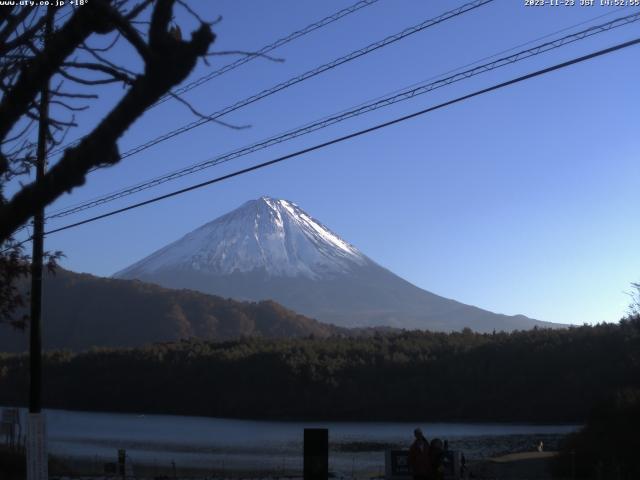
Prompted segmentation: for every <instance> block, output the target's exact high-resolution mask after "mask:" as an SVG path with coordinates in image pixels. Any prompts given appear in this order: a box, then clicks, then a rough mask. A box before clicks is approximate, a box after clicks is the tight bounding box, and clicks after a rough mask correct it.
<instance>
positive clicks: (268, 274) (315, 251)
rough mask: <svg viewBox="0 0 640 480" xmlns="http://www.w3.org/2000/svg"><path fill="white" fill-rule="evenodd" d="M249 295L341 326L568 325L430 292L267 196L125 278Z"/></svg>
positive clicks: (488, 328)
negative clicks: (491, 309)
mask: <svg viewBox="0 0 640 480" xmlns="http://www.w3.org/2000/svg"><path fill="white" fill-rule="evenodd" d="M114 277H116V278H137V279H140V280H143V281H148V282H153V283H157V284H159V285H163V286H166V287H168V288H190V289H194V290H198V291H201V292H204V293H209V294H215V295H222V296H224V297H231V298H236V299H241V300H250V301H257V300H265V299H272V300H274V301H276V302H278V303H280V304H282V305H284V306H285V307H287V308H290V309H292V310H294V311H296V312H299V313H301V314H303V315H306V316H309V317H311V318H316V319H318V320H320V321H322V322H327V323H332V324H336V325H338V326H341V327H347V328H353V327H394V328H405V329H422V330H438V331H453V330H460V329H462V328H465V327H469V328H471V329H473V330H476V331H480V332H490V331H492V330H505V331H510V330H516V329H527V328H533V327H536V326H538V327H558V326H560V325H558V324H553V323H549V322H542V321H539V320H535V319H530V318H528V317H526V316H524V315H504V314H497V313H493V312H489V311H487V310H483V309H481V308H478V307H475V306H472V305H466V304H464V303H461V302H458V301H456V300H453V299H449V298H445V297H442V296H439V295H437V294H434V293H432V292H429V291H427V290H423V289H421V288H419V287H417V286H415V285H413V284H411V283H410V282H408V281H406V280H404V279H402V278H401V277H399V276H397V275H396V274H394V273H393V272H391V271H390V270H388V269H386V268H384V267H382V266H380V265H378V264H377V263H376V262H375V261H373V260H372V259H370V258H369V257H368V256H366V255H365V254H363V253H362V252H360V251H359V250H358V249H357V248H356V247H354V246H353V245H351V244H350V243H348V242H347V241H346V240H343V239H342V238H341V237H340V236H339V235H338V234H336V233H334V232H332V231H331V230H330V229H329V228H328V227H326V226H325V225H324V224H322V223H321V222H319V221H318V220H316V219H314V218H313V217H312V216H311V215H309V214H308V213H306V212H305V211H304V210H302V209H301V208H300V207H299V206H298V205H296V204H295V203H293V202H291V201H288V200H280V199H273V198H271V197H266V196H263V197H260V198H259V199H256V200H250V201H248V202H245V203H244V204H242V205H241V206H240V207H238V208H237V209H235V210H233V211H231V212H229V213H227V214H225V215H222V216H221V217H218V218H217V219H214V220H213V221H210V222H207V223H206V224H204V225H202V226H201V227H199V228H197V229H195V230H193V231H192V232H190V233H188V234H187V235H184V236H183V237H181V238H180V239H178V240H176V241H175V242H173V243H171V244H169V245H167V246H165V247H163V248H161V249H159V250H157V251H156V252H153V253H152V254H150V255H148V256H147V257H145V258H143V259H141V260H140V261H138V262H136V263H134V264H132V265H131V266H130V267H127V268H125V269H123V270H121V271H119V272H117V273H116V274H114Z"/></svg>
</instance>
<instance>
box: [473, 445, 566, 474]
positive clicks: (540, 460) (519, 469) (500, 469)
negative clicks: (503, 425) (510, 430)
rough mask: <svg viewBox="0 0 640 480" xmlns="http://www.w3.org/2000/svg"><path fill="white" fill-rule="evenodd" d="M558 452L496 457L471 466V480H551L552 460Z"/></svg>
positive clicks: (524, 453)
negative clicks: (472, 479) (474, 479)
mask: <svg viewBox="0 0 640 480" xmlns="http://www.w3.org/2000/svg"><path fill="white" fill-rule="evenodd" d="M555 455H556V452H522V453H511V454H508V455H502V456H500V457H494V458H492V459H490V460H485V461H480V462H474V463H472V464H470V465H469V470H470V471H471V473H472V474H473V477H471V478H478V479H485V480H489V479H493V480H525V479H526V480H550V479H551V478H552V476H551V472H550V464H551V459H552V458H553V457H554V456H555Z"/></svg>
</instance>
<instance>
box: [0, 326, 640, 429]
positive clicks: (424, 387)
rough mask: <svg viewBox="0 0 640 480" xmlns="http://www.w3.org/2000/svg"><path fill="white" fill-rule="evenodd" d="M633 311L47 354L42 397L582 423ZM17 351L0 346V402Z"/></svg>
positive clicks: (251, 412)
mask: <svg viewBox="0 0 640 480" xmlns="http://www.w3.org/2000/svg"><path fill="white" fill-rule="evenodd" d="M638 352H640V316H637V315H633V316H630V317H629V318H627V319H625V320H622V321H621V322H620V323H619V324H601V325H596V326H587V325H585V326H581V327H572V328H569V329H565V330H546V329H545V330H542V329H534V330H530V331H518V332H513V333H493V334H478V333H474V332H472V331H471V330H468V329H466V330H464V331H462V332H456V333H448V334H447V333H432V332H418V331H407V332H401V333H393V332H391V333H379V332H377V333H373V334H372V335H370V336H363V337H355V338H354V337H341V336H333V337H330V338H305V339H282V340H274V339H261V338H245V339H241V340H238V341H230V342H223V343H213V342H205V341H197V340H189V341H182V342H175V343H159V344H154V345H151V346H148V347H145V348H136V349H93V350H91V351H89V352H87V353H80V354H73V353H70V352H64V351H59V352H53V353H49V354H48V355H47V356H46V360H45V371H44V381H45V385H44V390H43V391H44V402H45V404H46V406H48V407H50V408H65V409H82V410H99V411H118V412H124V411H127V412H145V413H171V414H184V415H206V416H217V417H236V418H264V419H267V418H269V419H307V420H309V419H348V420H374V419H375V420H464V421H527V422H582V421H584V420H585V419H587V418H588V415H589V412H590V411H591V409H592V407H593V406H594V405H597V404H598V402H602V401H604V400H606V399H607V398H609V397H610V396H611V395H612V394H614V393H615V392H618V391H622V390H624V389H630V388H631V389H633V388H639V387H640V354H639V353H638ZM27 373H28V357H26V356H24V355H9V354H3V355H0V404H5V405H24V404H26V399H27V391H28V389H27V387H28V374H27Z"/></svg>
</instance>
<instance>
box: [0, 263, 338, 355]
mask: <svg viewBox="0 0 640 480" xmlns="http://www.w3.org/2000/svg"><path fill="white" fill-rule="evenodd" d="M23 290H25V291H26V290H28V287H27V281H26V280H25V281H24V286H23ZM42 304H43V317H42V318H43V320H42V328H43V347H44V349H46V350H56V349H70V350H74V351H81V350H86V349H88V348H91V347H116V348H122V347H140V346H142V345H145V344H151V343H156V342H168V341H179V340H182V339H189V338H198V339H202V340H213V341H226V340H235V339H238V338H240V337H242V336H259V337H266V338H296V337H307V336H315V337H321V338H322V337H328V336H331V335H340V334H346V333H347V332H346V331H345V330H344V329H341V328H339V327H335V326H333V325H328V324H323V323H321V322H318V321H316V320H314V319H311V318H307V317H305V316H303V315H300V314H298V313H296V312H293V311H291V310H289V309H286V308H284V307H283V306H281V305H279V304H277V303H276V302H273V301H265V302H239V301H236V300H232V299H225V298H222V297H219V296H213V295H207V294H204V293H201V292H197V291H193V290H187V289H180V290H171V289H168V288H165V287H162V286H159V285H156V284H150V283H145V282H140V281H138V280H123V279H113V278H102V277H96V276H93V275H90V274H86V273H75V272H71V271H68V270H64V269H62V268H57V269H56V273H55V275H52V274H46V275H45V276H44V282H43V302H42ZM20 313H21V312H18V316H19V315H20ZM27 346H28V335H27V334H26V331H25V332H22V331H17V330H15V329H13V328H12V327H10V326H9V325H6V324H0V352H3V351H4V352H22V351H25V350H26V349H27Z"/></svg>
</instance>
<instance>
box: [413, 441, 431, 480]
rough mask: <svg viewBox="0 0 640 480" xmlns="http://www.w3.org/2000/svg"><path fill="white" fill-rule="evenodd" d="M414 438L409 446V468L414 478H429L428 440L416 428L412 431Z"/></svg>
mask: <svg viewBox="0 0 640 480" xmlns="http://www.w3.org/2000/svg"><path fill="white" fill-rule="evenodd" d="M413 435H414V436H415V440H414V441H413V443H412V444H411V448H409V468H410V469H411V474H412V475H413V479H414V480H431V477H432V471H431V458H430V456H429V441H428V440H427V439H426V438H425V436H424V435H423V434H422V430H420V429H419V428H416V429H415V430H414V431H413Z"/></svg>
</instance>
